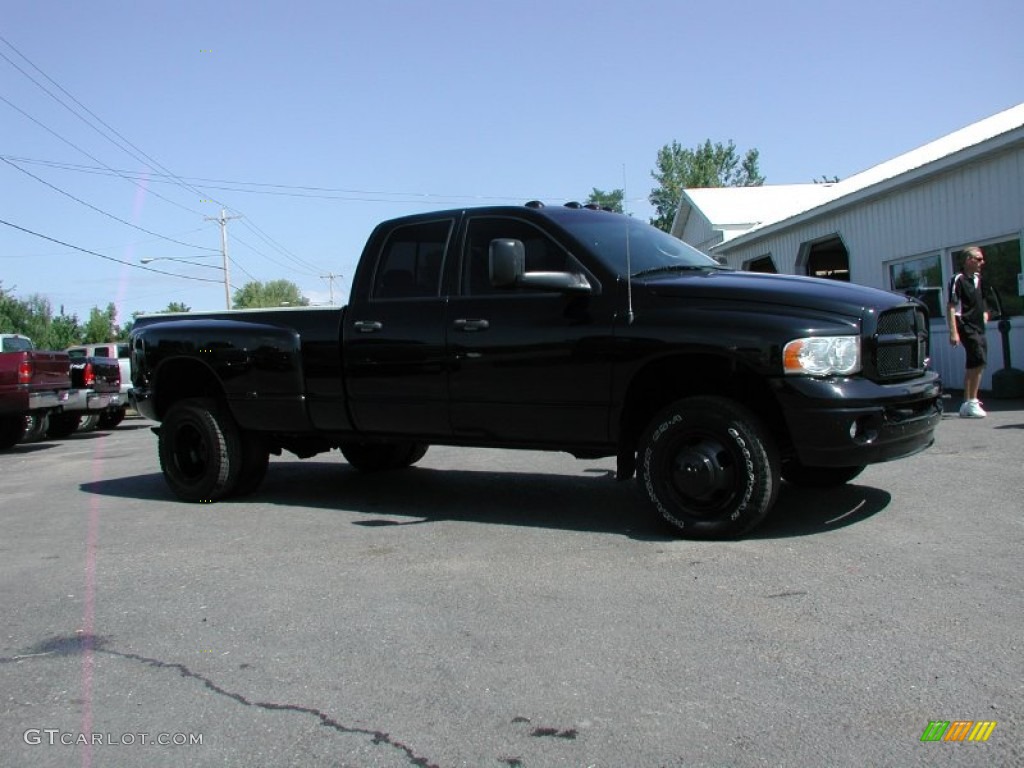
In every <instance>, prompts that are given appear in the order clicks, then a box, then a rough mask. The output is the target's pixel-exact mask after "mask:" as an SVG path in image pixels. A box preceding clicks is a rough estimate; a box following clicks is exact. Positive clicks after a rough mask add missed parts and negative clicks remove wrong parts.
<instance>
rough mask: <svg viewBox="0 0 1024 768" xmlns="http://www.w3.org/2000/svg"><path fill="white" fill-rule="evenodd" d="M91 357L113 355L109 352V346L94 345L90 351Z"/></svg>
mask: <svg viewBox="0 0 1024 768" xmlns="http://www.w3.org/2000/svg"><path fill="white" fill-rule="evenodd" d="M92 356H93V357H113V355H111V354H110V347H96V349H95V350H94V351H93V353H92Z"/></svg>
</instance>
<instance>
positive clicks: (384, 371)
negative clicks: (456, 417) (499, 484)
mask: <svg viewBox="0 0 1024 768" xmlns="http://www.w3.org/2000/svg"><path fill="white" fill-rule="evenodd" d="M454 228H455V219H454V217H441V218H430V217H423V218H421V219H418V220H413V221H409V222H406V223H404V224H401V225H399V226H396V227H395V228H393V229H391V230H388V231H385V232H382V233H377V234H375V236H374V238H371V241H370V243H369V244H368V246H367V249H366V251H365V252H364V254H363V258H362V260H361V262H360V267H359V269H360V274H359V275H357V280H356V285H357V286H358V288H359V290H360V295H359V296H356V295H355V293H353V296H352V302H351V303H350V305H349V307H348V309H347V310H346V312H345V320H344V324H343V336H344V355H343V365H344V369H345V383H346V387H347V394H348V402H349V409H350V412H351V414H352V420H353V422H354V423H355V425H356V427H357V429H359V430H360V431H362V432H366V433H371V434H381V435H389V434H394V435H402V436H410V437H413V436H415V437H423V438H430V437H432V436H435V437H436V436H446V435H449V434H450V433H451V426H450V423H449V419H448V389H447V386H448V385H447V374H446V368H445V311H446V299H445V298H444V297H443V296H442V292H441V283H442V280H441V278H442V274H443V271H444V263H445V254H446V251H447V248H448V244H449V242H450V240H451V236H452V232H453V231H454Z"/></svg>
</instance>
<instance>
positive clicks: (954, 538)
mask: <svg viewBox="0 0 1024 768" xmlns="http://www.w3.org/2000/svg"><path fill="white" fill-rule="evenodd" d="M955 402H956V403H958V402H959V401H955ZM986 407H988V408H989V409H990V416H989V417H988V418H987V419H984V420H978V421H969V420H962V419H959V418H956V417H955V416H947V417H946V418H945V419H944V420H943V422H942V423H941V424H940V426H939V430H938V435H937V442H936V444H935V445H934V446H933V447H932V448H931V449H929V450H928V451H926V452H924V453H922V454H919V455H917V456H915V457H912V458H909V459H905V460H903V461H898V462H894V463H891V464H884V465H876V466H872V467H869V468H868V469H867V470H866V471H865V472H864V473H863V474H862V475H861V476H860V477H858V478H857V479H856V480H855V481H853V483H852V484H850V485H849V486H847V487H844V488H842V489H839V490H838V491H835V490H834V491H831V492H820V491H808V490H800V489H796V488H793V487H789V486H786V487H784V488H783V490H782V492H781V495H780V499H779V503H778V505H777V507H776V509H775V511H774V513H773V514H772V516H771V517H770V518H769V519H768V521H766V523H765V524H764V525H763V526H762V527H761V528H759V529H758V530H757V531H755V532H754V534H753V535H751V536H749V537H747V538H745V539H743V540H741V541H736V542H710V543H709V542H691V541H684V540H677V539H674V538H672V537H671V536H670V535H666V531H665V529H664V528H662V527H661V525H660V524H659V523H658V521H657V520H655V519H654V518H653V516H652V515H651V513H650V512H649V511H648V510H647V508H646V507H645V506H644V504H643V502H642V501H641V500H640V498H639V495H638V494H637V493H636V492H635V491H634V488H633V484H632V483H625V484H621V483H617V482H616V481H615V480H614V479H613V477H612V475H613V471H612V470H613V465H614V462H613V461H612V460H602V461H576V460H574V459H572V458H571V457H568V456H563V455H558V454H542V453H535V452H507V451H493V450H488V451H482V450H481V451H472V450H462V449H454V448H439V447H435V448H432V449H431V450H430V452H429V453H428V454H427V456H426V458H425V459H424V460H423V461H422V462H421V463H420V464H419V465H418V466H417V467H415V468H413V469H411V470H407V471H404V472H398V473H389V474H378V475H362V474H359V473H357V472H355V471H353V470H351V469H350V468H349V467H348V465H347V464H345V462H344V461H343V460H342V458H341V457H340V456H339V455H337V454H336V453H335V454H329V455H322V456H318V457H315V458H313V459H309V460H306V461H299V460H297V459H294V458H289V457H283V458H274V459H272V462H271V467H270V472H269V474H268V478H267V481H266V482H265V484H264V486H263V487H262V488H261V490H260V491H259V492H258V493H257V494H255V495H254V496H253V497H251V498H248V499H245V500H241V501H234V502H226V503H219V504H215V505H185V504H181V503H178V502H177V501H175V500H173V499H172V497H171V496H170V494H169V492H168V491H167V489H166V487H165V485H164V482H163V479H162V477H161V475H160V474H159V471H158V466H157V459H156V449H155V438H154V437H153V435H152V434H150V432H149V430H148V428H147V427H148V426H149V424H148V423H147V422H144V421H142V420H138V419H133V420H128V421H126V422H125V423H124V424H123V425H122V427H121V428H119V429H117V430H114V431H112V432H109V433H91V434H80V435H76V436H73V437H72V438H69V439H67V440H64V441H60V442H44V443H38V444H34V445H25V446H19V447H17V448H15V449H14V450H12V451H9V452H6V453H4V454H3V455H0V509H2V511H0V526H2V527H0V530H2V534H0V615H2V616H3V629H2V633H0V696H2V699H0V707H2V710H3V717H2V718H0V765H5V766H68V765H82V766H137V765H146V766H164V765H167V766H171V765H174V766H177V765H182V764H188V765H194V766H214V765H216V766H357V767H363V766H366V767H370V766H386V767H390V766H396V767H398V766H438V767H439V768H449V767H453V766H472V767H477V766H495V767H498V768H500V767H501V766H504V767H505V768H516V767H521V768H541V767H545V766H666V767H675V766H865V765H871V766H933V765H938V766H944V765H970V766H1019V765H1022V764H1024V718H1022V713H1024V661H1022V660H1024V568H1022V562H1024V559H1022V544H1024V515H1022V502H1021V498H1022V491H1024V468H1022V463H1024V462H1022V455H1024V403H1021V402H1014V403H1002V404H1000V403H998V402H997V401H989V402H986ZM934 721H941V722H944V721H950V722H951V723H955V722H957V721H972V722H975V723H978V722H984V723H995V725H994V727H992V728H990V729H989V734H990V735H989V737H988V739H987V741H983V742H980V741H967V740H964V741H959V742H955V741H922V735H923V734H924V733H925V731H926V729H927V728H928V726H929V723H932V722H934Z"/></svg>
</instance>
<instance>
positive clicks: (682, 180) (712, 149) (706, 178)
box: [648, 139, 764, 232]
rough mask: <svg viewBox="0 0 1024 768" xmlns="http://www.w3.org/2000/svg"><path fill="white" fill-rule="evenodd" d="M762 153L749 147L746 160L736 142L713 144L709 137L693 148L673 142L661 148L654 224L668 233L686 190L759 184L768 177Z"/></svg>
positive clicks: (654, 194) (653, 198)
mask: <svg viewBox="0 0 1024 768" xmlns="http://www.w3.org/2000/svg"><path fill="white" fill-rule="evenodd" d="M759 157H760V153H759V152H758V151H757V150H756V149H750V150H747V153H746V154H745V155H744V156H743V158H742V160H741V159H740V157H739V155H737V154H736V144H735V143H733V142H732V141H731V140H730V141H729V143H728V144H722V143H721V142H718V143H716V144H712V143H711V139H708V140H707V141H705V142H704V143H703V144H700V145H698V146H697V147H695V148H693V149H686V148H684V147H683V146H681V145H680V144H679V142H678V141H673V142H672V143H671V144H666V145H665V146H663V147H662V148H661V149H659V150H658V158H657V169H656V170H654V171H651V178H653V179H654V180H655V181H656V182H657V183H658V186H656V187H655V188H654V189H652V190H651V194H650V196H649V197H648V200H650V202H651V205H653V206H654V208H655V211H656V213H657V215H656V216H655V217H654V218H652V219H651V224H653V225H654V226H656V227H658V228H659V229H663V230H665V231H666V232H668V231H669V230H670V229H672V220H673V219H674V218H675V215H676V211H677V210H678V209H679V201H680V200H681V199H682V197H683V190H684V189H696V188H701V187H758V186H761V185H762V184H764V176H762V175H761V171H760V168H759V167H758V159H759Z"/></svg>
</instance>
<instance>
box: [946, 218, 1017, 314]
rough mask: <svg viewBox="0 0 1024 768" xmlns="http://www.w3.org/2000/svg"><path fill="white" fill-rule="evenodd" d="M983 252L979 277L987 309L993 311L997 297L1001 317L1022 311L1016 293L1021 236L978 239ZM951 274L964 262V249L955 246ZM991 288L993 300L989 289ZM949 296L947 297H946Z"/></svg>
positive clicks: (952, 254) (951, 256)
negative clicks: (983, 263)
mask: <svg viewBox="0 0 1024 768" xmlns="http://www.w3.org/2000/svg"><path fill="white" fill-rule="evenodd" d="M979 245H980V246H981V250H982V253H984V254H985V266H984V267H982V269H981V279H982V281H983V282H984V285H985V288H986V291H988V292H989V295H988V296H986V297H985V298H986V301H987V302H988V304H989V311H990V312H992V313H995V311H996V306H995V304H996V303H997V301H998V304H999V305H1000V307H1001V309H1002V314H1003V316H1004V317H1010V316H1011V315H1021V314H1024V298H1021V296H1019V295H1018V294H1017V275H1018V274H1020V273H1021V272H1024V265H1022V264H1021V259H1020V238H1019V237H1015V238H1012V239H1010V240H997V241H996V242H994V243H979ZM950 258H951V259H952V262H951V265H950V266H951V268H952V270H951V274H954V275H955V274H956V273H957V272H959V271H960V267H961V266H962V265H963V262H964V254H963V251H960V250H957V251H953V252H952V253H951V254H950ZM993 289H994V292H995V296H996V297H998V299H997V300H994V299H993V297H992V291H993ZM947 298H948V297H947Z"/></svg>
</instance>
